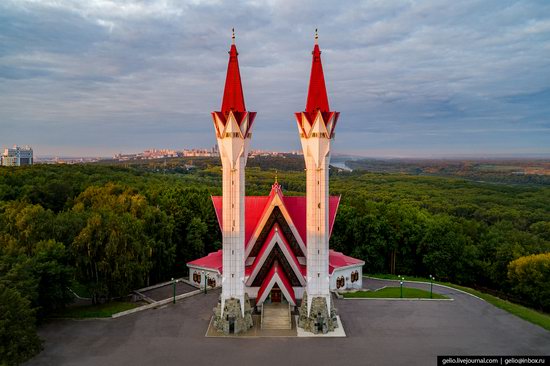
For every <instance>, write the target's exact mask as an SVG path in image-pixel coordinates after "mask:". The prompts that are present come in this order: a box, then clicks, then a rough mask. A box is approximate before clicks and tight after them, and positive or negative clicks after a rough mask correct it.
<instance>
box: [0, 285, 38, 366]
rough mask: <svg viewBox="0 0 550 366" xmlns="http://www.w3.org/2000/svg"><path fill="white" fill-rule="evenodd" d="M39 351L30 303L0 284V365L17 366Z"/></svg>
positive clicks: (13, 290) (14, 291) (15, 291)
mask: <svg viewBox="0 0 550 366" xmlns="http://www.w3.org/2000/svg"><path fill="white" fill-rule="evenodd" d="M41 348H42V345H41V341H40V339H39V338H38V335H37V334H36V325H35V319H34V312H33V311H32V310H31V307H30V301H29V300H28V299H26V298H24V297H22V296H21V295H20V294H19V292H17V290H15V289H12V288H9V287H6V286H5V285H3V284H1V283H0V365H6V366H8V365H19V364H21V363H23V362H24V361H26V360H28V359H29V358H31V357H32V356H34V355H35V354H37V353H38V352H39V351H40V349H41Z"/></svg>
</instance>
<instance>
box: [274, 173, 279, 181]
mask: <svg viewBox="0 0 550 366" xmlns="http://www.w3.org/2000/svg"><path fill="white" fill-rule="evenodd" d="M277 173H278V171H277V170H275V183H279V180H278V179H277Z"/></svg>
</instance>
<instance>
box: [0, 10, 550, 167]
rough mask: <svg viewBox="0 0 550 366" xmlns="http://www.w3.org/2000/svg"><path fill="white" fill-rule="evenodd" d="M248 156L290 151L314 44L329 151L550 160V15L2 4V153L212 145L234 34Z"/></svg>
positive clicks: (99, 151) (536, 12)
mask: <svg viewBox="0 0 550 366" xmlns="http://www.w3.org/2000/svg"><path fill="white" fill-rule="evenodd" d="M233 27H235V32H236V44H237V48H238V50H239V63H240V68H241V77H242V80H243V85H244V95H245V100H246V106H247V109H248V110H251V111H256V112H258V115H257V117H256V121H255V125H254V131H253V137H252V144H251V145H252V148H253V149H266V150H275V151H289V150H299V149H300V143H299V137H298V131H297V127H296V122H295V119H294V112H298V111H302V110H303V109H304V108H305V100H306V94H307V84H308V81H309V72H310V67H311V50H312V48H313V41H314V31H315V28H318V29H319V45H320V47H321V50H322V61H323V67H324V72H325V79H326V83H327V89H328V93H329V102H330V107H331V109H332V110H335V111H339V112H341V114H340V119H339V123H338V126H337V130H336V138H335V141H334V143H333V149H332V151H333V152H334V153H336V154H357V155H363V156H373V157H376V156H378V157H444V156H460V155H472V156H475V155H477V156H489V155H506V156H512V155H521V154H535V155H536V154H550V1H544V0H541V1H506V0H481V1H472V0H461V1H456V0H451V1H443V0H426V1H386V0H380V1H347V0H340V1H295V0H281V1H275V0H270V1H265V2H262V1H243V2H239V1H209V0H208V1H200V0H192V1H182V0H177V1H169V0H150V1H111V0H86V1H69V0H41V1H39V0H16V1H15V0H2V1H0V147H8V146H12V145H14V144H18V145H31V146H32V147H33V148H34V151H35V155H37V156H45V155H59V156H110V155H113V154H116V153H121V152H122V153H131V152H139V151H143V150H145V149H150V148H171V149H185V148H199V147H211V146H213V145H214V144H215V136H214V127H213V124H212V119H211V115H210V113H211V111H214V110H219V109H220V106H221V99H222V94H223V86H224V82H225V73H226V68H227V61H228V54H227V51H228V49H229V47H230V44H231V28H233Z"/></svg>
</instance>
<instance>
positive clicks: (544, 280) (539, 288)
mask: <svg viewBox="0 0 550 366" xmlns="http://www.w3.org/2000/svg"><path fill="white" fill-rule="evenodd" d="M508 278H509V279H510V282H511V284H512V290H513V291H514V292H515V293H516V294H517V295H519V296H520V297H521V298H522V299H524V300H526V301H528V302H530V303H531V304H532V305H533V306H535V307H538V308H540V309H542V310H543V311H550V285H549V284H550V253H542V254H533V255H528V256H525V257H520V258H518V259H516V260H514V261H512V262H510V264H509V265H508Z"/></svg>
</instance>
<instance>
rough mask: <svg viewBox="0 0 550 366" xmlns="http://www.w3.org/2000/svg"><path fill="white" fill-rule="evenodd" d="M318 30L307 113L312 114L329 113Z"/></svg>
mask: <svg viewBox="0 0 550 366" xmlns="http://www.w3.org/2000/svg"><path fill="white" fill-rule="evenodd" d="M317 38H318V36H317V29H316V30H315V47H313V52H312V54H313V62H312V64H311V76H310V78H309V90H308V93H307V102H306V112H309V113H312V112H316V111H317V110H320V111H321V112H328V111H330V108H329V106H328V96H327V88H326V86H325V76H324V74H323V64H322V63H321V50H319V45H318V44H317Z"/></svg>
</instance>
